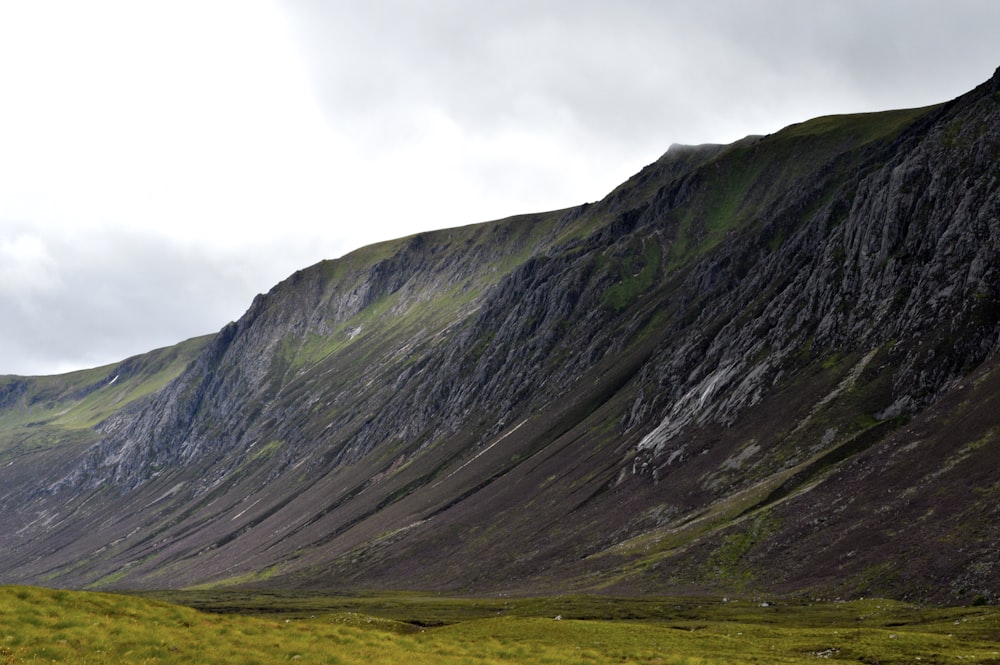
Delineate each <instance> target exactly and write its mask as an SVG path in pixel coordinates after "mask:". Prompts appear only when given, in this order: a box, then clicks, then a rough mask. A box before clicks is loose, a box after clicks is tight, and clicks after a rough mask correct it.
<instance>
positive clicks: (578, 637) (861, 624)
mask: <svg viewBox="0 0 1000 665" xmlns="http://www.w3.org/2000/svg"><path fill="white" fill-rule="evenodd" d="M189 600H198V598H197V597H189ZM220 600H222V601H223V602H229V603H232V602H233V601H236V600H238V599H237V598H235V597H230V598H229V599H228V600H226V599H219V598H215V602H219V601H220ZM243 600H244V601H250V602H251V604H253V605H255V609H256V611H257V612H259V614H257V615H246V614H236V613H233V612H232V610H233V609H235V608H234V607H233V606H232V604H230V605H229V606H228V609H229V610H230V612H229V613H220V612H218V611H216V612H203V611H198V610H195V609H192V608H188V607H183V606H179V605H174V604H170V603H165V602H160V601H154V600H149V599H144V598H138V597H132V596H121V595H110V594H97V593H87V592H68V591H53V590H42V589H37V588H31V587H0V626H2V630H0V661H2V662H3V663H5V664H15V663H43V662H44V663H191V662H198V663H241V664H247V663H284V662H301V663H327V664H334V663H338V664H344V665H347V664H353V663H364V664H365V665H372V664H375V663H400V662H407V663H411V664H414V665H416V664H421V663H435V664H437V663H445V664H447V663H455V664H458V663H462V664H474V663H475V664H480V663H481V664H484V665H486V664H489V663H553V664H555V663H559V664H564V663H589V664H596V663H622V662H633V663H676V664H680V663H692V664H693V663H735V664H739V663H763V662H767V663H814V662H816V660H817V658H834V659H836V660H837V661H838V662H844V663H876V662H877V663H904V662H905V663H913V662H931V663H950V662H955V663H958V662H967V661H973V662H977V663H997V662H1000V646H998V640H1000V611H998V610H997V608H985V607H978V608H952V609H947V610H942V609H930V608H918V607H915V606H910V605H904V604H901V603H893V602H890V601H883V600H866V601H855V602H850V603H830V602H827V603H817V604H812V603H808V604H805V603H800V604H780V603H778V604H773V605H772V604H762V603H758V602H751V601H745V600H739V601H737V600H731V601H728V602H723V601H721V600H720V599H714V600H711V601H708V600H691V599H684V600H680V599H665V598H659V599H612V598H594V597H566V598H533V599H520V598H519V599H512V598H506V599H490V600H485V599H480V600H473V599H446V598H440V597H437V596H419V595H394V594H383V595H379V596H375V597H368V598H347V597H311V598H303V597H298V598H293V597H283V598H282V597H275V596H256V597H253V596H249V597H247V596H244V597H243ZM200 601H201V602H202V603H203V604H208V605H210V604H211V603H210V602H209V599H207V598H206V597H204V596H202V597H201V598H200ZM216 608H217V609H218V605H216ZM243 609H244V610H246V609H247V607H246V606H244V608H243ZM358 610H361V612H359V611H358ZM307 612H308V613H307ZM556 617H559V619H558V620H557V619H556ZM421 624H422V625H421ZM428 625H433V626H434V627H428Z"/></svg>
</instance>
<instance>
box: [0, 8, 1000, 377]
mask: <svg viewBox="0 0 1000 665" xmlns="http://www.w3.org/2000/svg"><path fill="white" fill-rule="evenodd" d="M997 25H1000V5H997V3H993V2H987V1H981V2H975V1H972V0H953V1H951V2H948V3H944V2H930V1H927V0H909V1H906V2H903V1H884V2H862V1H861V0H845V1H844V2H838V3H803V2H798V1H792V0H772V1H770V2H760V3H746V2H739V1H736V0H720V1H718V2H695V1H677V2H659V1H653V0H649V1H643V0H633V1H630V2H622V3H607V2H596V1H591V2H588V1H584V0H575V1H569V0H532V1H531V2H527V1H525V0H509V1H507V2H502V3H488V2H469V1H467V0H435V1H433V2H430V1H419V0H394V1H388V2H378V3H372V2H361V1H349V0H343V1H336V2H330V1H328V0H275V1H273V2H269V1H268V0H204V1H202V0H199V1H194V0H176V1H175V2H170V3H134V2H130V1H125V0H118V1H116V0H94V1H93V2H88V3H78V2H70V1H57V0H38V1H37V2H31V3H6V4H4V5H2V6H0V90H2V93H3V100H4V102H3V104H0V321H2V322H3V323H2V325H0V373H51V372H55V371H62V370H66V369H71V368H77V367H84V366H92V365H95V364H101V363H106V362H113V361H115V360H118V359H121V358H123V357H125V356H127V355H130V354H134V353H139V352H142V351H145V350H148V349H150V348H154V347H156V346H160V345H164V344H170V343H174V342H176V341H179V340H181V339H184V338H186V337H190V336H193V335H197V334H202V333H206V332H211V331H214V330H217V329H218V328H219V327H221V326H222V325H223V324H224V323H226V322H227V321H229V320H232V319H234V318H236V317H238V316H239V315H240V314H241V313H242V311H243V310H244V309H245V308H246V306H248V305H249V302H250V300H251V299H252V297H253V295H254V294H255V293H257V292H260V291H266V290H267V289H269V288H270V287H271V286H272V285H273V284H274V283H275V282H276V281H278V280H279V279H281V278H282V277H284V276H286V275H287V274H289V273H291V272H293V271H294V270H296V269H298V268H301V267H304V266H306V265H308V264H311V263H313V262H315V261H318V260H320V259H322V258H332V257H335V256H339V255H341V254H343V253H345V252H346V251H349V250H350V249H353V248H355V247H358V246H360V245H362V244H366V243H370V242H374V241H376V240H380V239H385V238H390V237H397V236H401V235H405V234H408V233H414V232H417V231H420V230H424V229H430V228H440V227H443V226H451V225H457V224H465V223H472V222H477V221H484V220H487V219H493V218H497V217H501V216H505V215H509V214H515V213H520V212H529V211H533V210H541V209H551V208H558V207H564V206H568V205H572V204H576V203H581V202H584V201H588V200H594V199H597V198H599V197H601V196H603V195H604V194H605V193H606V192H607V191H609V190H610V189H611V188H612V187H614V186H615V185H616V184H618V183H619V182H621V181H622V180H624V179H625V178H627V177H628V176H629V175H630V174H632V173H634V172H636V171H638V170H639V169H640V168H641V167H642V166H643V165H644V164H646V163H648V162H650V161H653V160H654V159H656V158H657V157H658V156H659V155H660V154H661V153H662V152H663V151H664V150H665V149H666V147H667V146H668V145H670V144H671V143H673V142H681V143H702V142H729V141H733V140H735V139H737V138H740V137H741V136H744V135H746V134H749V133H767V132H771V131H775V130H777V129H779V128H780V127H782V126H784V125H787V124H789V123H792V122H797V121H800V120H804V119H807V118H809V117H813V116H816V115H822V114H828V113H842V112H857V111H867V110H880V109H885V108H898V107H906V106H921V105H925V104H930V103H934V102H938V101H943V100H946V99H949V98H952V97H954V96H956V95H958V94H961V93H962V92H964V91H966V90H968V89H969V88H971V87H973V86H974V85H976V84H977V83H979V82H981V81H983V80H985V79H986V78H988V77H989V76H990V75H991V74H992V72H993V69H994V68H995V67H996V66H997V65H998V64H1000V48H998V47H997V46H995V42H996V39H995V35H994V34H993V33H994V31H995V27H996V26H997Z"/></svg>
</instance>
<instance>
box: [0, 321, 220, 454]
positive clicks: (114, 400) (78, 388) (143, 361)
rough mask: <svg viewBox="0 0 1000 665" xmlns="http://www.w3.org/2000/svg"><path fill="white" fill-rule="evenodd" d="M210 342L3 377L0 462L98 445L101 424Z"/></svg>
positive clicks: (200, 340) (169, 376) (173, 373)
mask: <svg viewBox="0 0 1000 665" xmlns="http://www.w3.org/2000/svg"><path fill="white" fill-rule="evenodd" d="M211 339H212V335H206V336H203V337H196V338H194V339H189V340H187V341H185V342H181V343H180V344H176V345H174V346H171V347H166V348H163V349H157V350H155V351H150V352H149V353H146V354H143V355H140V356H135V357H133V358H129V359H128V360H124V361H122V362H120V363H116V364H113V365H106V366H103V367H96V368H94V369H87V370H80V371H77V372H69V373H67V374H59V375H56V376H37V377H21V376H0V462H2V461H4V460H8V459H11V458H14V457H17V456H19V455H21V454H24V453H27V452H31V451H32V450H37V449H39V448H46V447H49V446H55V445H64V444H66V443H70V442H76V441H81V442H87V441H90V440H93V439H95V438H96V434H95V433H94V431H93V427H94V426H95V425H96V424H97V423H99V422H101V421H102V420H104V419H105V418H107V417H108V416H109V415H111V414H112V413H114V412H115V411H118V410H119V409H122V408H124V407H125V406H127V405H128V404H130V403H132V402H134V401H135V400H137V399H139V398H141V397H144V396H146V395H149V394H151V393H153V392H155V391H156V390H159V389H160V388H162V387H163V386H164V385H166V384H167V382H169V381H170V380H172V379H174V378H176V377H177V376H178V375H179V374H180V373H181V371H183V370H184V368H185V367H186V366H187V364H188V363H189V362H191V360H193V359H194V357H195V356H196V355H197V354H198V353H199V352H200V351H201V350H202V349H203V348H204V347H205V345H206V344H208V342H209V341H210V340H211Z"/></svg>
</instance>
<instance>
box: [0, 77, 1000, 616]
mask: <svg viewBox="0 0 1000 665" xmlns="http://www.w3.org/2000/svg"><path fill="white" fill-rule="evenodd" d="M998 344H1000V70H998V73H997V74H995V75H994V77H993V78H992V79H991V80H990V81H988V82H987V83H984V84H983V85H981V86H979V87H978V88H976V89H975V90H973V91H971V92H969V93H968V94H966V95H963V96H961V97H959V98H957V99H955V100H953V101H951V102H948V103H945V104H940V105H936V106H932V107H927V108H922V109H912V110H903V111H889V112H883V113H867V114H858V115H845V116H828V117H822V118H816V119H814V120H810V121H807V122H803V123H800V124H796V125H792V126H790V127H787V128H785V129H783V130H781V131H780V132H777V133H775V134H772V135H768V136H752V137H747V138H745V139H743V140H741V141H737V142H736V143H733V144H731V145H703V146H676V145H675V146H672V147H671V148H670V150H668V151H667V152H666V154H664V155H663V157H661V158H660V159H659V160H657V161H656V162H654V163H653V164H650V165H649V166H647V167H646V168H644V169H643V170H642V171H641V172H640V173H638V174H637V175H636V176H634V177H633V178H632V179H630V180H629V181H628V182H626V183H624V184H623V185H621V186H620V187H618V188H617V189H615V190H614V191H613V192H611V193H610V194H609V195H608V196H606V197H605V198H604V199H603V200H601V201H599V202H596V203H592V204H586V205H581V206H579V207H576V208H572V209H568V210H560V211H554V212H548V213H541V214H533V215H525V216H520V217H514V218H510V219H505V220H500V221H496V222H489V223H484V224H478V225H473V226H467V227H462V228H455V229H448V230H444V231H434V232H429V233H421V234H418V235H415V236H411V237H408V238H403V239H400V240H395V241H391V242H385V243H381V244H377V245H373V246H370V247H365V248H363V249H360V250H358V251H356V252H354V253H352V254H349V255H347V256H345V257H343V258H340V259H337V260H334V261H324V262H322V263H320V264H317V265H315V266H312V267H310V268H307V269H305V270H302V271H300V272H297V273H295V274H294V275H292V276H291V277H289V278H288V279H287V280H285V281H284V282H282V283H280V284H278V285H277V286H275V287H274V288H273V289H272V290H271V291H270V292H269V293H267V294H266V295H261V296H258V297H257V298H256V299H255V300H254V302H253V304H252V305H251V307H250V308H249V310H248V311H247V312H246V314H245V315H244V316H243V317H242V318H241V319H240V320H239V321H237V322H235V323H232V324H230V325H228V326H227V327H225V328H224V329H223V330H221V331H220V332H219V333H218V334H216V335H214V336H210V337H207V338H201V339H195V340H190V341H188V342H185V343H183V344H180V345H178V346H176V347H171V348H168V349H161V350H158V351H154V352H151V353H149V354H146V355H143V356H138V357H135V358H131V359H128V360H126V361H124V362H122V363H120V364H117V365H113V366H108V367H103V368H98V369H94V370H88V371H85V372H75V373H72V374H67V375H62V376H55V377H31V378H25V377H4V378H2V379H0V534H3V536H0V538H2V548H0V571H3V572H2V573H0V582H4V583H12V582H17V583H33V584H43V585H53V586H68V587H96V588H167V587H171V588H176V587H186V586H192V585H205V584H213V585H240V584H250V585H255V586H274V587H282V588H302V589H321V588H322V589H329V588H338V589H341V588H354V589H372V588H397V589H399V588H411V589H433V590H442V591H450V592H474V593H484V592H488V591H489V592H494V591H506V592H522V593H525V592H537V591H547V592H551V591H557V590H559V591H607V592H616V593H679V592H696V593H706V592H715V591H729V590H732V591H762V592H769V593H782V592H789V593H791V592H809V593H822V594H837V595H840V596H843V597H850V596H858V595H871V594H879V595H888V596H895V597H900V598H911V599H930V600H936V601H945V602H970V601H972V600H973V599H976V598H985V599H993V600H996V599H997V598H998V597H1000V582H998V580H1000V575H998V574H997V571H1000V434H998V432H1000V417H998V416H997V414H998V413H1000V410H998V406H997V404H996V402H997V399H998V396H1000V359H998V356H997V349H998Z"/></svg>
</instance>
